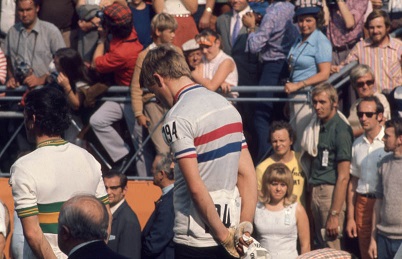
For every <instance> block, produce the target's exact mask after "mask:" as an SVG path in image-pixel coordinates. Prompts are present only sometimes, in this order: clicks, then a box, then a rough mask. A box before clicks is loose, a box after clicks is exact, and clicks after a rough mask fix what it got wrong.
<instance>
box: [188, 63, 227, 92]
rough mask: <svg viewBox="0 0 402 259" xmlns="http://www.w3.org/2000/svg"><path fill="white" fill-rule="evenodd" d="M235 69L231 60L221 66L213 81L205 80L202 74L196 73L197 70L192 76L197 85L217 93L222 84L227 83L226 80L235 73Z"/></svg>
mask: <svg viewBox="0 0 402 259" xmlns="http://www.w3.org/2000/svg"><path fill="white" fill-rule="evenodd" d="M233 69H235V64H234V62H233V61H231V60H230V59H226V60H224V61H223V62H222V63H221V64H219V67H218V70H217V71H216V73H215V75H214V76H213V78H212V79H208V78H204V77H203V76H202V73H197V72H195V71H196V70H194V71H193V72H194V73H192V76H193V78H194V80H195V81H196V82H197V83H199V84H201V85H203V86H204V87H206V88H208V89H209V90H211V91H214V92H216V91H217V90H218V88H219V87H220V86H221V84H222V83H223V82H225V80H226V78H227V77H228V75H229V74H230V73H231V72H232V71H233Z"/></svg>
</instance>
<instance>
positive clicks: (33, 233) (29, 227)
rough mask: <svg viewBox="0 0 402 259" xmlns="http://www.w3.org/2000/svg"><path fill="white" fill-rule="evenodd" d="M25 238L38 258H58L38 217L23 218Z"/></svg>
mask: <svg viewBox="0 0 402 259" xmlns="http://www.w3.org/2000/svg"><path fill="white" fill-rule="evenodd" d="M21 224H22V228H23V230H24V237H25V239H26V240H27V242H28V244H29V246H30V247H31V249H32V251H33V252H34V254H35V255H36V257H37V258H46V259H47V258H56V255H55V254H54V252H53V250H52V248H51V246H50V244H49V242H48V241H47V239H46V237H45V236H44V235H43V232H42V229H41V228H40V226H39V219H38V216H36V215H35V216H30V217H26V218H21Z"/></svg>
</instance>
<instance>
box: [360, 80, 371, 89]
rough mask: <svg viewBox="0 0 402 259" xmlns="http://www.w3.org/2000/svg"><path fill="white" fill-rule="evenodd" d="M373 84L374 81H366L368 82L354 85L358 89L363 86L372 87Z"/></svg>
mask: <svg viewBox="0 0 402 259" xmlns="http://www.w3.org/2000/svg"><path fill="white" fill-rule="evenodd" d="M373 84H374V80H368V81H364V82H357V83H356V86H357V87H358V88H360V87H364V85H368V86H369V85H373Z"/></svg>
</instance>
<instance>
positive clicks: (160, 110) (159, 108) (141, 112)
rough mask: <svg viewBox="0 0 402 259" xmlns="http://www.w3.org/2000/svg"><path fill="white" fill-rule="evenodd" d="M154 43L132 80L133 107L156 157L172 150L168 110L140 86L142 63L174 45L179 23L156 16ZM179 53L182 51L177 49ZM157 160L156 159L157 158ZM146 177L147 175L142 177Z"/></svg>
mask: <svg viewBox="0 0 402 259" xmlns="http://www.w3.org/2000/svg"><path fill="white" fill-rule="evenodd" d="M151 27H152V38H153V43H152V44H151V45H149V46H148V47H147V48H146V49H145V50H143V51H142V52H141V53H140V54H139V55H138V59H137V62H136V64H135V69H134V74H133V78H132V80H131V100H132V102H131V105H132V109H133V112H134V116H135V118H136V120H137V123H138V124H139V125H140V126H142V127H145V128H147V129H148V131H149V134H152V135H151V139H152V142H153V143H154V146H155V150H156V156H158V155H161V154H165V153H169V152H170V148H169V146H168V145H167V144H166V143H165V141H164V139H163V137H162V123H161V121H162V120H163V117H164V115H165V113H166V112H167V108H166V107H163V105H162V104H161V103H159V102H158V101H157V100H156V97H155V95H154V94H153V93H150V92H146V93H144V92H143V90H142V89H141V86H140V73H141V69H142V62H143V61H144V58H145V56H146V55H147V53H148V52H149V50H151V49H154V48H156V47H157V46H159V45H161V44H172V42H173V39H174V38H175V31H176V28H177V22H176V20H175V19H174V17H173V16H172V15H170V14H167V13H160V14H157V15H155V16H154V18H153V19H152V23H151ZM176 48H177V50H178V51H179V52H181V50H180V49H179V48H178V47H176ZM155 159H156V158H155ZM141 176H146V175H141Z"/></svg>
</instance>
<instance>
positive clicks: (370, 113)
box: [357, 112, 377, 118]
mask: <svg viewBox="0 0 402 259" xmlns="http://www.w3.org/2000/svg"><path fill="white" fill-rule="evenodd" d="M374 114H377V113H376V112H357V117H359V118H363V115H366V117H367V118H371V117H373V115H374Z"/></svg>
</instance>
